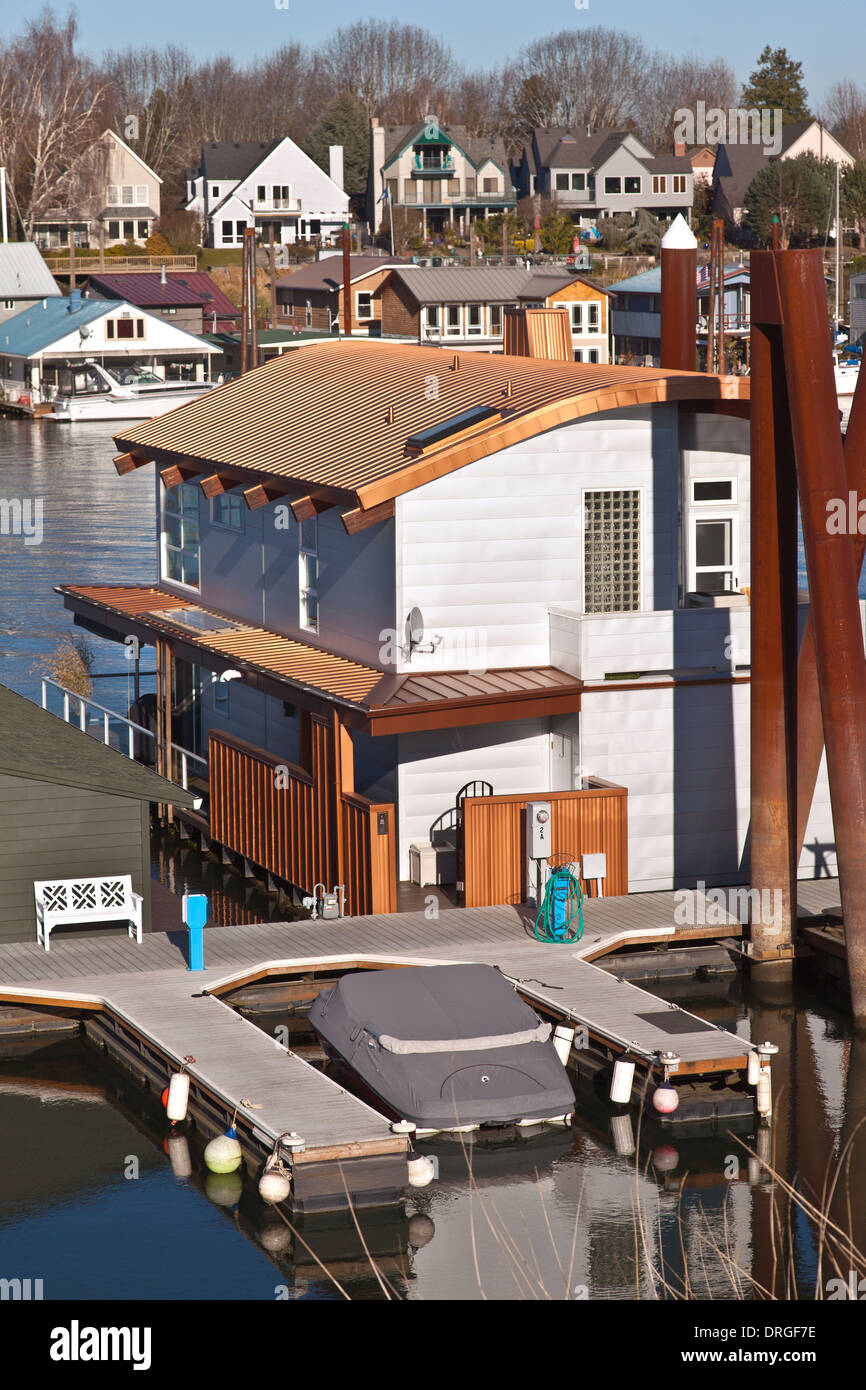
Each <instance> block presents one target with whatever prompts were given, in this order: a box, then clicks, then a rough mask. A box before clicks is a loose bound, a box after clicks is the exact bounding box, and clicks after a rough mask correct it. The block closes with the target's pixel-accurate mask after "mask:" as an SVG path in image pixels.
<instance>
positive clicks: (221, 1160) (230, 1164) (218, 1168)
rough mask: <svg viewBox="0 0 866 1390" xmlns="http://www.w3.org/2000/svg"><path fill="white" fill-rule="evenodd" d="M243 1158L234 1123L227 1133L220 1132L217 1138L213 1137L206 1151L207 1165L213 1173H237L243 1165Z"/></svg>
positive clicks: (205, 1159)
mask: <svg viewBox="0 0 866 1390" xmlns="http://www.w3.org/2000/svg"><path fill="white" fill-rule="evenodd" d="M242 1158H243V1153H242V1152H241V1146H240V1144H239V1143H238V1134H237V1130H236V1129H235V1127H234V1125H232V1127H231V1129H229V1130H228V1132H227V1133H226V1134H219V1135H217V1137H216V1139H211V1141H210V1143H209V1144H208V1146H207V1148H206V1149H205V1151H204V1161H205V1167H207V1168H209V1169H210V1171H211V1172H212V1173H235V1172H237V1170H238V1168H240V1166H241V1160H242Z"/></svg>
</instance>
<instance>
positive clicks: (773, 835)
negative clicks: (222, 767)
mask: <svg viewBox="0 0 866 1390" xmlns="http://www.w3.org/2000/svg"><path fill="white" fill-rule="evenodd" d="M751 276H752V281H751V284H752V329H751V340H752V341H751V359H752V400H751V454H752V475H751V499H750V500H751V516H750V523H751V561H752V583H751V609H750V625H751V662H752V678H751V725H750V739H751V787H750V796H751V887H752V889H753V890H754V892H753V895H752V899H751V901H752V904H753V905H754V903H755V901H756V900H757V902H758V903H760V904H761V908H762V907H763V904H765V903H767V904H770V903H772V904H774V905H775V906H776V908H777V909H778V910H776V911H773V912H772V913H769V914H767V915H768V919H769V920H767V921H764V920H763V918H764V913H763V911H762V910H761V908H759V910H758V913H757V919H756V916H755V913H754V907H753V911H752V921H751V923H750V929H751V930H750V937H751V939H750V959H751V961H752V965H753V970H754V973H755V975H756V978H763V979H764V980H767V981H769V979H770V978H771V977H772V978H774V979H776V980H778V979H790V976H791V973H792V957H793V941H794V919H795V915H796V901H797V896H796V876H797V866H796V858H795V852H796V794H795V756H796V755H795V749H796V727H797V702H796V694H797V482H796V474H795V469H794V442H793V437H792V434H791V416H790V409H789V401H788V390H787V383H786V378H785V363H784V358H783V355H782V343H781V324H780V322H779V310H778V298H777V294H776V280H775V262H774V257H773V253H772V252H769V251H758V252H755V253H754V254H753V256H752V263H751Z"/></svg>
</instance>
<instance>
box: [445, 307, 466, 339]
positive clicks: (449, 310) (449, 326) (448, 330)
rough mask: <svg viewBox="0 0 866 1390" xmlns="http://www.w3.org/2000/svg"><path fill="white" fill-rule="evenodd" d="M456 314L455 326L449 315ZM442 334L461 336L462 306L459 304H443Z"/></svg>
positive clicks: (451, 336) (448, 336) (454, 336)
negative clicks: (443, 320)
mask: <svg viewBox="0 0 866 1390" xmlns="http://www.w3.org/2000/svg"><path fill="white" fill-rule="evenodd" d="M455 312H456V314H457V323H456V326H455V325H454V324H453V323H452V322H451V315H452V314H453V313H455ZM443 328H444V330H445V331H444V336H445V337H446V338H461V337H462V336H463V306H462V305H460V304H446V305H445V322H444V325H443Z"/></svg>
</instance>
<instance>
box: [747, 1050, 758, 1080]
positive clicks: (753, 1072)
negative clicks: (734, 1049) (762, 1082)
mask: <svg viewBox="0 0 866 1390" xmlns="http://www.w3.org/2000/svg"><path fill="white" fill-rule="evenodd" d="M760 1075H761V1058H760V1056H759V1055H758V1053H757V1052H756V1051H755V1049H754V1048H752V1050H751V1052H750V1053H749V1067H748V1070H747V1072H746V1080H747V1081H748V1083H749V1085H750V1086H757V1084H758V1077H759V1076H760Z"/></svg>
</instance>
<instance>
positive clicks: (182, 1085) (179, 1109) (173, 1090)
mask: <svg viewBox="0 0 866 1390" xmlns="http://www.w3.org/2000/svg"><path fill="white" fill-rule="evenodd" d="M188 1105H189V1072H186V1071H176V1072H175V1073H174V1076H173V1077H172V1078H171V1081H170V1082H169V1085H168V1101H167V1103H166V1107H165V1113H166V1114H167V1115H168V1118H169V1119H170V1120H171V1122H172V1124H177V1122H178V1121H179V1120H185V1119H186V1112H187V1107H188Z"/></svg>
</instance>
